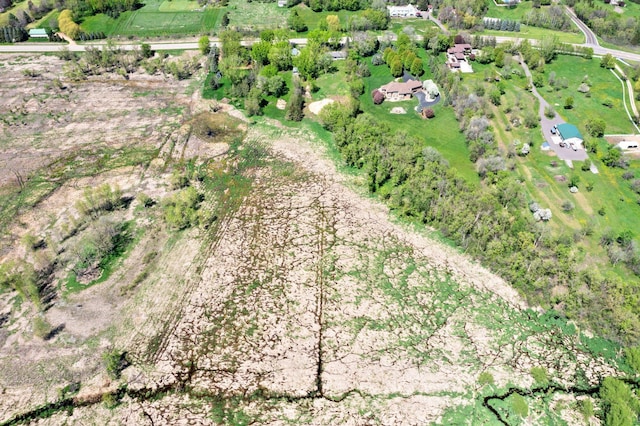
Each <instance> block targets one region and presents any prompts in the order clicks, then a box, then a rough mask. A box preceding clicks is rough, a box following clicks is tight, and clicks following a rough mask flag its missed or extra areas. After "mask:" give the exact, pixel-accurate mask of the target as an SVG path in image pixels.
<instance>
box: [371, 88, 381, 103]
mask: <svg viewBox="0 0 640 426" xmlns="http://www.w3.org/2000/svg"><path fill="white" fill-rule="evenodd" d="M371 97H372V98H373V103H374V104H376V105H380V104H381V103H382V102H384V95H383V94H382V92H381V91H379V90H378V89H376V90H374V91H373V92H371Z"/></svg>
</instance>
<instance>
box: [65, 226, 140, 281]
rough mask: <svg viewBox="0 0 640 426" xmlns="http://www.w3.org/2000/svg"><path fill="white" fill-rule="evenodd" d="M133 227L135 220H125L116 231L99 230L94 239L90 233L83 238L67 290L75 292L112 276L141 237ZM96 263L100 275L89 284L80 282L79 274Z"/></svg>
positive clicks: (68, 279)
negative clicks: (122, 259)
mask: <svg viewBox="0 0 640 426" xmlns="http://www.w3.org/2000/svg"><path fill="white" fill-rule="evenodd" d="M133 227H134V222H133V221H127V222H123V223H122V224H120V225H119V228H116V229H117V231H116V232H114V233H107V234H106V235H105V234H101V233H99V232H98V234H97V236H98V238H97V239H93V237H92V236H91V235H89V236H88V237H87V238H86V239H83V240H81V241H80V242H79V243H78V246H79V247H80V249H79V250H77V251H76V253H77V254H80V257H79V261H78V263H77V264H76V265H75V267H74V268H73V271H72V272H71V273H70V274H69V276H68V278H67V280H66V283H65V289H66V292H67V293H75V292H77V291H81V290H84V289H85V288H87V287H89V286H91V285H94V284H99V283H101V282H104V281H106V280H107V279H108V278H109V277H110V276H111V273H112V272H113V270H114V268H115V266H116V264H117V263H118V260H120V259H121V258H123V256H124V255H125V253H127V251H128V249H129V248H130V247H131V246H132V245H133V243H134V241H135V240H136V239H137V238H138V237H139V235H138V236H136V235H135V234H134V229H133ZM109 237H110V241H109V242H108V241H106V239H107V238H109ZM107 243H108V244H107ZM94 264H95V268H97V270H98V272H99V274H100V275H99V276H98V277H97V278H95V279H93V280H91V281H90V282H88V283H87V284H82V283H81V282H79V281H78V274H79V273H80V272H82V271H84V270H86V268H90V267H91V266H92V265H94Z"/></svg>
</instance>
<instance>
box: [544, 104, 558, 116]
mask: <svg viewBox="0 0 640 426" xmlns="http://www.w3.org/2000/svg"><path fill="white" fill-rule="evenodd" d="M544 115H545V117H547V118H553V117H555V116H556V111H555V110H554V109H553V107H552V106H551V105H547V106H546V107H545V108H544Z"/></svg>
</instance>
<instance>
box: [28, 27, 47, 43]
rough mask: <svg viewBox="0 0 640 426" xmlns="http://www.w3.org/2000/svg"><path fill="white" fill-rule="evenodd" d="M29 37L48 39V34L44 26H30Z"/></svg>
mask: <svg viewBox="0 0 640 426" xmlns="http://www.w3.org/2000/svg"><path fill="white" fill-rule="evenodd" d="M29 38H42V39H44V38H46V39H47V40H49V34H47V30H45V29H44V28H32V29H30V30H29Z"/></svg>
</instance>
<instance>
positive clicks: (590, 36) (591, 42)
mask: <svg viewBox="0 0 640 426" xmlns="http://www.w3.org/2000/svg"><path fill="white" fill-rule="evenodd" d="M565 9H566V11H567V14H568V15H569V17H570V18H571V20H572V21H573V23H574V24H576V25H577V26H578V28H579V29H580V31H582V34H584V36H585V38H586V39H587V40H586V42H585V44H586V45H588V46H600V43H598V38H597V37H596V35H595V33H594V32H593V31H591V28H589V27H588V26H587V24H585V23H584V22H582V21H581V20H580V18H578V17H577V16H576V14H575V13H574V12H573V10H571V9H570V8H569V6H565Z"/></svg>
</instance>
